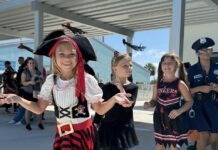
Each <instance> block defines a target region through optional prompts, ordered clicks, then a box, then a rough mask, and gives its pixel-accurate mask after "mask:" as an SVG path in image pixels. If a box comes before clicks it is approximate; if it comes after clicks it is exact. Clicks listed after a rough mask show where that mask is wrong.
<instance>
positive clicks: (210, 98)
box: [194, 91, 218, 101]
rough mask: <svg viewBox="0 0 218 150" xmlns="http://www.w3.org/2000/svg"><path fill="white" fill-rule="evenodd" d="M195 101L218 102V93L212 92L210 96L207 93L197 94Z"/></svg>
mask: <svg viewBox="0 0 218 150" xmlns="http://www.w3.org/2000/svg"><path fill="white" fill-rule="evenodd" d="M194 99H195V100H198V101H218V93H217V92H215V91H212V92H210V93H208V94H205V93H195V94H194Z"/></svg>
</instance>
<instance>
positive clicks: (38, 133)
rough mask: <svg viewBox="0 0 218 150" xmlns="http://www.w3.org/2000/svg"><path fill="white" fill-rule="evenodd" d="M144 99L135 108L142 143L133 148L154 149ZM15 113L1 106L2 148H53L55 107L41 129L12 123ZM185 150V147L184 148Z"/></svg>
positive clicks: (0, 137)
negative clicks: (29, 129)
mask: <svg viewBox="0 0 218 150" xmlns="http://www.w3.org/2000/svg"><path fill="white" fill-rule="evenodd" d="M142 105H143V101H138V102H137V103H136V106H135V109H134V118H135V128H136V132H137V135H138V138H139V141H140V144H139V145H138V146H136V147H134V148H132V149H133V150H154V149H155V146H154V138H153V133H152V132H153V125H152V123H153V121H152V117H153V110H147V111H145V110H143V107H142ZM14 115H15V113H10V114H7V113H6V112H5V111H4V108H0V150H14V149H16V150H51V149H52V143H53V137H54V133H55V120H54V114H53V107H52V106H49V107H48V108H47V110H46V112H45V121H44V122H43V124H44V127H45V129H44V130H40V129H39V128H38V126H37V123H36V122H33V123H32V125H31V127H32V130H31V131H27V130H26V129H25V126H24V125H19V126H15V125H11V124H8V121H10V119H12V117H13V116H14ZM182 149H183V150H185V147H183V148H182Z"/></svg>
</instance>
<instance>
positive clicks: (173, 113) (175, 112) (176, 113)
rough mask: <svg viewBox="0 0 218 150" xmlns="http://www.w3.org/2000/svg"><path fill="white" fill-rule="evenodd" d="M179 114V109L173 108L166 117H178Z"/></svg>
mask: <svg viewBox="0 0 218 150" xmlns="http://www.w3.org/2000/svg"><path fill="white" fill-rule="evenodd" d="M179 115H180V113H179V111H178V110H175V109H174V110H172V111H171V112H170V113H169V115H168V117H169V118H170V119H175V118H176V117H178V116H179Z"/></svg>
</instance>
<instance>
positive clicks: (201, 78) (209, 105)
mask: <svg viewBox="0 0 218 150" xmlns="http://www.w3.org/2000/svg"><path fill="white" fill-rule="evenodd" d="M214 44H215V43H214V41H213V40H212V39H210V38H201V39H198V40H197V41H195V42H194V43H193V45H192V49H194V50H195V51H196V53H197V52H198V50H201V49H204V48H209V47H211V46H213V45H214ZM188 80H189V83H190V88H195V87H198V86H203V85H208V84H209V83H215V84H218V65H217V64H215V63H212V62H211V63H210V67H209V72H208V74H207V73H206V72H205V71H204V70H203V69H202V66H201V64H200V62H198V63H196V64H194V65H193V66H191V67H190V68H189V70H188ZM193 99H194V104H193V109H194V111H195V116H194V117H193V118H191V119H190V128H191V129H196V130H198V131H200V132H202V131H209V132H212V133H218V117H217V116H218V93H217V92H215V91H211V92H210V93H202V92H198V93H194V95H193Z"/></svg>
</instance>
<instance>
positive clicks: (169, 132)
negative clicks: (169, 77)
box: [153, 78, 187, 147]
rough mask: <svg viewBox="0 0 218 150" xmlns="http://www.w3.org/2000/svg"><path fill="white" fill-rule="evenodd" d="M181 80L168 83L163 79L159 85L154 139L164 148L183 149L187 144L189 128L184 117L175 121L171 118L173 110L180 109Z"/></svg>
mask: <svg viewBox="0 0 218 150" xmlns="http://www.w3.org/2000/svg"><path fill="white" fill-rule="evenodd" d="M180 81H181V80H180V79H178V78H177V79H175V80H174V81H172V82H166V81H164V80H163V79H161V80H160V81H159V83H158V85H157V95H158V98H157V104H156V108H155V111H154V116H153V119H154V137H155V142H156V143H158V144H160V145H163V146H164V147H170V146H171V145H173V146H174V147H181V146H182V145H183V144H184V143H185V144H187V128H186V127H185V122H184V117H183V115H180V116H178V117H176V118H175V119H170V118H169V113H170V112H171V111H172V110H173V109H179V108H180V107H181V106H180V101H181V93H180V91H179V89H178V86H179V83H180Z"/></svg>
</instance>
